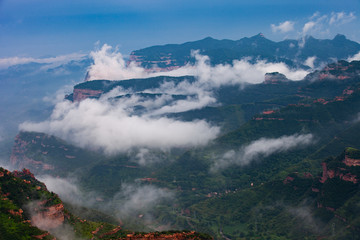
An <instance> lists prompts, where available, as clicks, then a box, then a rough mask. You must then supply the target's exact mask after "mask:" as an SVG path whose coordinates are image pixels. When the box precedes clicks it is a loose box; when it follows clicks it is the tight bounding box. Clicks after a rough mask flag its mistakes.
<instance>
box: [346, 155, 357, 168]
mask: <svg viewBox="0 0 360 240" xmlns="http://www.w3.org/2000/svg"><path fill="white" fill-rule="evenodd" d="M344 163H345V165H346V166H349V167H355V166H360V159H353V158H350V157H349V156H347V155H345V158H344Z"/></svg>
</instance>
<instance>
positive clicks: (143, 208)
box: [113, 184, 174, 218]
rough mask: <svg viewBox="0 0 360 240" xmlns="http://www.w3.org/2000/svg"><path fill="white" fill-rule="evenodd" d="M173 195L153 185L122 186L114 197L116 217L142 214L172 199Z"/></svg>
mask: <svg viewBox="0 0 360 240" xmlns="http://www.w3.org/2000/svg"><path fill="white" fill-rule="evenodd" d="M173 197H174V194H173V193H172V192H171V191H169V190H165V189H161V188H158V187H155V186H153V185H143V186H139V185H135V184H122V186H121V189H120V191H119V192H118V193H117V194H116V195H115V196H114V198H113V201H114V202H120V204H118V205H117V206H114V207H115V208H114V209H115V211H116V213H115V214H116V215H117V216H118V217H120V218H123V217H128V216H131V215H134V214H136V215H137V214H144V213H146V212H147V211H149V210H151V209H152V208H153V207H154V206H155V205H157V204H159V203H160V202H163V201H165V200H169V199H172V198H173Z"/></svg>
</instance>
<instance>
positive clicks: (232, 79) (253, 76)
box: [88, 44, 308, 87]
mask: <svg viewBox="0 0 360 240" xmlns="http://www.w3.org/2000/svg"><path fill="white" fill-rule="evenodd" d="M90 56H91V57H92V58H93V60H94V64H93V65H92V66H90V68H89V78H88V80H97V79H107V80H125V79H131V78H147V77H155V76H164V75H166V76H186V75H192V76H195V77H197V79H198V80H199V81H200V82H202V83H203V84H205V83H206V84H207V85H208V86H209V85H210V86H212V87H219V86H221V85H235V84H241V83H245V82H247V83H261V82H263V81H264V75H265V73H268V72H280V73H283V74H285V75H286V76H287V77H288V78H289V79H292V80H301V79H303V78H304V77H305V76H306V75H307V74H308V72H307V71H305V70H300V69H291V68H289V67H288V66H287V65H286V64H285V63H270V62H266V61H257V62H256V63H255V64H252V63H250V62H249V60H248V59H242V60H234V61H233V62H232V64H218V65H216V66H211V65H210V61H209V60H210V59H209V57H208V56H203V55H200V54H199V51H193V52H192V56H193V57H194V58H195V60H196V62H195V64H194V65H190V64H188V65H185V66H183V67H181V68H178V69H175V70H172V71H166V72H157V71H156V68H154V69H144V68H142V67H140V66H137V65H136V63H135V62H130V63H129V64H128V65H127V64H126V61H125V60H124V59H123V56H122V54H121V53H120V52H119V51H118V50H117V49H115V50H113V51H112V47H110V46H109V45H107V44H104V45H103V47H102V48H101V49H100V50H98V51H93V52H91V53H90Z"/></svg>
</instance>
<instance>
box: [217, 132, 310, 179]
mask: <svg viewBox="0 0 360 240" xmlns="http://www.w3.org/2000/svg"><path fill="white" fill-rule="evenodd" d="M313 142H314V137H313V135H312V134H302V135H299V134H294V135H291V136H282V137H280V138H260V139H258V140H256V141H253V142H251V143H250V144H248V145H246V146H243V147H241V148H240V149H239V150H238V151H235V150H230V151H227V152H226V153H225V154H223V156H221V157H220V158H218V159H216V160H215V162H214V164H213V166H212V167H211V171H214V172H215V171H218V170H222V169H225V168H228V167H229V166H231V165H240V166H244V165H247V164H249V163H251V162H252V161H255V160H258V159H259V158H260V157H268V156H270V155H272V154H274V153H279V152H286V151H288V150H291V149H295V148H299V147H304V146H307V145H310V144H312V143H313Z"/></svg>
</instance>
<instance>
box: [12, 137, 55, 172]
mask: <svg viewBox="0 0 360 240" xmlns="http://www.w3.org/2000/svg"><path fill="white" fill-rule="evenodd" d="M46 137H47V135H44V134H42V136H40V135H38V136H35V138H33V139H23V138H22V135H21V133H20V134H18V135H17V136H16V137H15V143H14V146H13V149H12V152H11V156H10V162H11V164H12V165H13V166H15V167H17V168H20V169H22V168H30V169H31V170H32V171H34V170H35V169H42V170H53V169H54V166H52V165H50V164H47V163H44V162H42V161H37V160H35V159H32V158H30V157H28V156H27V154H26V153H27V151H28V150H29V148H30V147H31V145H34V144H38V143H41V144H42V140H44V138H46ZM41 146H42V147H43V148H45V147H47V146H46V145H44V144H42V145H41ZM42 154H43V155H46V154H47V152H42Z"/></svg>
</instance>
